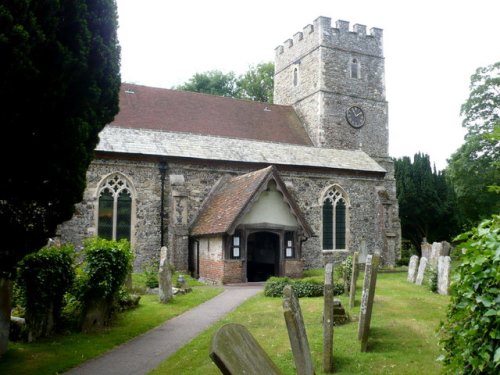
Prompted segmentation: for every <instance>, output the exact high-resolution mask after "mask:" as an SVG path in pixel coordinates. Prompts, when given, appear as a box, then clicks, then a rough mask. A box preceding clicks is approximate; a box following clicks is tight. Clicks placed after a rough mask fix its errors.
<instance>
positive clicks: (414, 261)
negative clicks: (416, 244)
mask: <svg viewBox="0 0 500 375" xmlns="http://www.w3.org/2000/svg"><path fill="white" fill-rule="evenodd" d="M417 266H418V256H417V255H412V256H411V257H410V263H408V282H409V283H412V284H415V279H416V278H417Z"/></svg>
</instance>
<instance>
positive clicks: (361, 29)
mask: <svg viewBox="0 0 500 375" xmlns="http://www.w3.org/2000/svg"><path fill="white" fill-rule="evenodd" d="M384 72H385V68H384V56H383V51H382V30H381V29H378V28H372V29H371V30H370V33H369V34H367V33H366V26H364V25H359V24H356V25H354V27H353V30H352V31H351V30H349V22H347V21H337V22H336V25H335V27H332V25H331V19H330V18H328V17H319V18H317V19H316V20H315V21H314V22H313V24H312V25H307V26H306V27H305V28H304V29H303V31H302V32H298V33H296V34H295V35H294V36H293V39H288V40H286V41H285V43H284V45H281V46H279V47H277V48H276V58H275V76H274V102H275V104H283V105H293V107H294V108H295V110H296V111H297V113H298V115H299V116H300V117H301V119H302V120H303V121H304V123H305V127H306V128H307V131H308V133H309V137H310V138H311V140H312V142H313V143H314V145H315V146H317V147H327V148H335V149H344V150H362V151H364V152H366V153H367V154H368V155H370V156H371V157H373V158H375V159H379V158H382V159H386V158H387V157H388V142H389V140H388V138H389V134H388V118H387V117H388V116H387V102H386V98H385V82H384V80H385V78H384Z"/></svg>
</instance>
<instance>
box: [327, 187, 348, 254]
mask: <svg viewBox="0 0 500 375" xmlns="http://www.w3.org/2000/svg"><path fill="white" fill-rule="evenodd" d="M322 211H323V212H322V219H323V223H322V229H323V230H322V242H323V250H345V249H346V229H347V228H346V223H347V215H346V200H345V198H344V196H343V195H342V193H341V192H340V191H339V190H337V189H335V188H334V189H331V190H329V191H328V192H327V194H326V196H325V198H324V199H323V207H322Z"/></svg>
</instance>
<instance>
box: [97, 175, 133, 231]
mask: <svg viewBox="0 0 500 375" xmlns="http://www.w3.org/2000/svg"><path fill="white" fill-rule="evenodd" d="M131 224H132V196H131V189H130V186H129V183H128V182H127V180H126V179H125V178H124V177H122V176H121V175H119V174H115V175H112V176H110V177H108V178H107V179H106V180H105V181H104V182H103V184H102V185H101V188H100V190H99V208H98V219H97V235H98V236H99V237H102V238H105V239H108V240H121V239H122V238H125V239H127V240H129V241H130V233H131V229H130V228H131Z"/></svg>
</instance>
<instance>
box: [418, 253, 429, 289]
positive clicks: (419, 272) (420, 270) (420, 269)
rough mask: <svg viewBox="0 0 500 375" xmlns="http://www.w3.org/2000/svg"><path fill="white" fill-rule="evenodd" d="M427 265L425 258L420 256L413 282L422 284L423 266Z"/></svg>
mask: <svg viewBox="0 0 500 375" xmlns="http://www.w3.org/2000/svg"><path fill="white" fill-rule="evenodd" d="M426 267H427V258H424V257H422V258H420V264H419V265H418V273H417V278H416V279H415V284H417V285H422V284H423V282H424V275H425V268H426Z"/></svg>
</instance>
